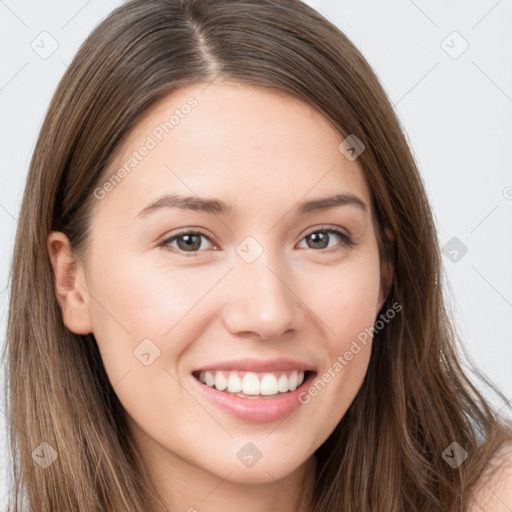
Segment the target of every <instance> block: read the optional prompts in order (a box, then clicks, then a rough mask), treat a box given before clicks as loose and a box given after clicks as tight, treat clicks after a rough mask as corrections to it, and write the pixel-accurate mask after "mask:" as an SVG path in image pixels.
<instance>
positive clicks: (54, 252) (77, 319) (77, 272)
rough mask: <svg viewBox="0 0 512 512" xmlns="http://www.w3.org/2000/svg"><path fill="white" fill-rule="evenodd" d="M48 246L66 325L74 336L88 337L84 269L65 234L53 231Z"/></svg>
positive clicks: (87, 298)
mask: <svg viewBox="0 0 512 512" xmlns="http://www.w3.org/2000/svg"><path fill="white" fill-rule="evenodd" d="M47 244H48V253H49V256H50V260H51V264H52V267H53V281H54V283H53V284H54V292H55V295H56V297H57V301H58V303H59V305H60V308H61V310H62V319H63V322H64V324H65V325H66V327H67V328H68V329H69V330H70V331H72V332H74V333H75V334H89V333H91V332H92V322H91V318H90V313H89V293H88V290H87V283H86V280H85V275H84V271H83V266H82V265H81V264H80V263H78V262H77V261H76V259H75V258H74V257H73V254H72V251H71V247H70V243H69V239H68V237H67V236H66V235H65V234H64V233H61V232H59V231H53V232H52V233H50V235H49V237H48V242H47Z"/></svg>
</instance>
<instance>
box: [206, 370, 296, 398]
mask: <svg viewBox="0 0 512 512" xmlns="http://www.w3.org/2000/svg"><path fill="white" fill-rule="evenodd" d="M287 373H288V372H287ZM242 375H243V376H242ZM199 380H200V381H201V382H202V383H203V384H206V385H207V386H209V387H211V388H215V389H217V390H218V391H226V392H229V393H243V394H244V395H252V396H257V395H265V396H270V395H277V394H278V393H286V392H288V391H295V390H296V389H297V388H298V387H299V386H300V385H301V384H302V383H303V382H304V372H302V371H301V372H298V371H297V370H293V371H292V372H291V373H289V375H287V374H286V373H282V372H276V373H265V374H257V373H254V372H236V371H232V372H228V371H207V372H200V374H199Z"/></svg>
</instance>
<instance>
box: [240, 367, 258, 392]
mask: <svg viewBox="0 0 512 512" xmlns="http://www.w3.org/2000/svg"><path fill="white" fill-rule="evenodd" d="M260 389H261V385H260V379H258V376H257V375H256V374H255V373H252V372H247V373H246V374H245V376H244V380H243V381H242V393H243V394H244V395H259V394H260Z"/></svg>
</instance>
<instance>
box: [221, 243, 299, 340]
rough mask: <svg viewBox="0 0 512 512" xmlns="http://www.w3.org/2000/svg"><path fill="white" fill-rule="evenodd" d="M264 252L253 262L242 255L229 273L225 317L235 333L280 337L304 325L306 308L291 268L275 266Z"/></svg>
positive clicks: (225, 320) (227, 325) (225, 322)
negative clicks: (297, 293) (295, 289)
mask: <svg viewBox="0 0 512 512" xmlns="http://www.w3.org/2000/svg"><path fill="white" fill-rule="evenodd" d="M264 255H265V253H264V254H263V255H262V256H260V257H259V258H258V259H257V260H256V261H254V262H253V263H247V262H245V261H243V260H241V259H238V260H237V261H236V263H235V265H234V268H233V270H232V271H231V272H230V273H229V276H228V280H229V282H228V290H227V293H228V294H229V296H228V299H227V301H226V305H225V307H224V310H223V317H224V324H225V327H226V328H227V329H228V330H229V331H230V332H232V333H233V334H234V335H238V336H245V337H248V336H251V337H256V338H258V337H259V338H263V339H277V338H279V337H282V336H284V335H285V334H287V335H289V334H290V332H291V331H294V330H298V329H300V325H299V323H300V322H301V321H302V320H301V319H302V318H303V317H304V312H303V308H302V307H301V305H302V302H301V301H300V300H299V298H298V297H297V295H296V294H295V293H294V291H293V289H294V286H293V282H292V279H291V277H290V275H289V272H285V271H284V270H283V269H281V270H280V271H279V272H277V271H276V270H274V267H275V265H270V264H269V263H270V262H269V259H268V258H266V257H264Z"/></svg>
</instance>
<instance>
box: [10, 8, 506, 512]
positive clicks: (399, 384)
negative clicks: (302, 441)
mask: <svg viewBox="0 0 512 512" xmlns="http://www.w3.org/2000/svg"><path fill="white" fill-rule="evenodd" d="M215 79H219V80H229V81H233V82H238V83H240V84H249V85H252V86H260V87H272V88H276V89H279V90H281V91H284V92H286V93H288V94H290V95H293V96H295V97H297V98H299V99H301V100H303V101H305V102H307V103H308V104H310V105H312V106H313V107H315V108H316V109H318V111H320V112H321V113H322V114H323V115H324V116H326V117H327V119H329V120H330V121H331V122H332V124H333V125H334V126H335V127H336V128H337V129H338V130H339V132H340V141H341V139H342V138H343V139H344V138H345V137H347V136H348V135H351V134H353V135H355V136H356V137H357V138H358V139H359V140H360V141H362V142H363V144H364V145H365V148H366V150H365V151H364V152H363V153H362V154H361V155H360V156H359V162H360V164H361V166H362V168H363V171H364V175H365V177H366V182H367V184H368V187H369V190H370V194H371V199H372V206H373V209H374V211H375V212H376V220H377V224H378V225H377V226H376V227H377V233H378V235H379V251H380V257H381V258H385V259H387V260H389V261H391V262H392V264H393V267H394V274H393V283H392V287H391V290H390V293H389V295H388V297H387V300H386V302H385V303H384V305H383V306H382V311H385V310H387V309H389V308H390V307H391V305H392V304H395V303H397V302H398V303H399V304H401V305H402V311H401V312H400V314H399V315H397V316H396V318H395V319H394V320H393V321H392V322H389V323H387V324H386V325H385V327H384V328H383V329H379V330H378V332H376V333H375V336H374V346H373V348H372V354H371V359H370V363H369V367H368V372H367V374H366V376H365V379H364V382H363V384H362V386H361V388H360V390H359V392H358V394H357V396H356V397H355V399H354V401H353V403H352V404H351V406H350V408H349V409H348V411H347V412H346V414H345V415H344V417H343V418H342V420H341V421H340V423H339V424H338V425H337V427H336V429H335V430H334V431H333V432H332V434H331V435H330V437H329V438H328V439H327V440H326V441H325V442H324V443H323V445H322V446H320V447H319V448H318V450H317V451H316V452H315V456H316V459H317V473H316V479H315V488H314V511H315V512H327V511H329V512H330V511H335V510H336V511H337V510H343V511H344V512H356V511H357V512H370V511H371V512H376V511H383V512H384V511H385V512H390V511H393V512H406V511H411V510H414V511H418V512H420V511H421V512H427V511H428V512H435V511H443V512H446V511H448V510H464V509H465V507H466V505H467V502H468V499H469V495H470V491H471V490H472V489H473V488H474V486H475V483H476V482H477V481H478V479H479V478H480V476H481V475H482V472H483V470H484V468H485V467H486V466H487V464H488V463H489V461H490V460H491V458H492V457H493V455H495V454H496V453H497V451H498V450H499V449H500V448H501V447H503V446H504V443H505V441H509V440H511V439H512V434H511V431H512V430H511V429H512V427H511V425H510V423H509V422H508V420H506V419H504V418H501V417H500V415H499V414H498V412H496V410H495V409H493V408H492V407H491V406H490V404H488V403H487V402H486V400H485V398H484V397H483V396H482V394H480V392H479V391H478V390H477V388H476V387H475V386H474V385H473V384H472V383H471V381H470V380H469V378H468V377H467V376H466V374H467V372H468V369H464V368H463V365H462V356H463V355H464V356H465V357H466V358H467V355H465V352H464V351H463V347H462V345H460V346H459V342H458V338H457V334H456V332H455V331H454V329H453V327H452V324H451V321H450V315H449V314H448V312H447V308H446V306H445V303H444V300H443V295H442V282H443V277H444V276H443V273H442V265H441V260H440V253H439V243H438V239H437V234H436V230H435V226H434V220H433V217H432V213H431V210H430V206H429V204H428V201H427V197H426V194H425V189H424V184H423V182H422V179H421V177H420V175H419V173H418V170H417V167H416V165H415V162H414V160H413V157H412V155H411V152H410V149H409V147H408V145H407V142H406V138H405V136H404V134H403V132H402V129H401V126H400V124H399V122H398V120H397V117H396V116H395V112H394V110H393V108H392V106H391V104H390V102H389V101H388V99H387V97H386V94H385V92H384V90H383V88H382V87H381V85H380V84H379V82H378V80H377V78H376V76H375V74H374V73H373V71H372V69H371V67H370V66H369V64H368V63H367V62H366V60H365V59H364V58H363V56H362V55H361V54H360V52H359V51H358V50H357V49H356V48H355V46H354V45H353V44H352V43H351V42H350V41H349V40H348V39H347V38H346V36H345V35H344V34H343V33H342V32H341V31H340V30H339V29H338V28H337V27H335V26H334V25H333V24H331V23H330V22H328V21H327V20H326V19H324V18H323V17H322V16H321V15H320V14H318V13H317V12H316V11H314V10H313V9H311V8H310V7H308V6H306V5H305V4H303V3H302V2H300V1H299V0H133V1H129V2H127V3H126V4H124V5H122V6H121V7H119V8H118V9H116V10H115V11H113V12H112V13H111V14H110V16H108V17H107V18H106V19H105V20H104V21H103V22H102V23H101V24H100V25H99V26H98V27H97V28H96V29H95V30H94V31H93V32H92V34H91V35H90V36H89V37H88V38H87V40H86V41H85V42H84V44H83V45H82V46H81V48H80V49H79V51H78V53H77V55H76V56H75V58H74V60H73V62H72V63H71V65H70V66H69V68H68V69H67V71H66V73H65V75H64V77H63V78H62V80H61V82H60V84H59V86H58V88H57V90H56V92H55V95H54V97H53V99H52V101H51V104H50V107H49V110H48V113H47V115H46V118H45V120H44V124H43V126H42V129H41V132H40V135H39V139H38V141H37V145H36V147H35V150H34V153H33V157H32V161H31V165H30V170H29V174H28V178H27V183H26V187H25V192H24V196H23V203H22V207H21V213H20V217H19V225H18V231H17V236H16V241H15V247H14V255H13V262H12V268H11V276H10V279H11V293H10V304H9V315H8V332H7V345H6V351H5V353H4V357H7V373H6V375H7V379H6V390H7V410H8V414H9V422H10V423H9V435H10V445H11V458H12V460H11V461H10V462H11V465H12V475H11V478H12V488H11V501H10V504H9V509H8V510H9V511H14V512H19V511H21V510H24V508H23V505H24V504H25V503H28V504H29V506H30V510H32V511H61V512H63V511H66V512H70V511H80V512H99V511H100V510H111V511H121V510H122V511H127V510H128V511H136V510H148V509H149V508H150V504H151V507H155V509H156V508H157V506H158V503H157V501H156V500H155V499H154V498H153V497H154V496H155V492H154V489H152V484H151V482H147V481H146V479H145V478H144V471H143V468H142V463H141V462H140V459H139V458H138V457H137V451H136V448H135V445H134V442H133V440H132V438H131V435H130V432H129V431H128V429H127V428H126V425H125V423H124V421H123V408H122V405H121V404H120V402H119V400H118V398H117V396H116V394H115V392H114V389H113V387H112V384H111V383H110V382H109V379H108V377H107V375H106V372H105V370H104V367H103V365H102V361H101V357H100V354H99V351H98V348H97V345H96V342H95V339H94V336H93V335H77V334H74V333H72V332H70V331H69V330H68V329H67V328H66V327H65V325H64V324H63V321H62V312H61V310H60V307H59V304H58V302H57V299H56V296H55V292H54V281H53V272H52V266H51V262H50V258H49V255H48V251H47V238H48V235H49V234H50V232H51V231H53V230H56V231H62V232H64V233H65V234H66V235H67V236H68V238H69V239H70V242H71V245H72V248H73V251H74V254H75V255H76V256H77V257H80V255H81V254H83V251H84V250H85V248H86V247H87V243H88V240H89V231H88V230H89V225H90V222H89V221H90V216H91V207H92V204H93V201H94V197H93V191H94V190H95V187H97V186H98V184H101V183H102V182H103V181H104V179H105V175H106V173H107V172H109V164H110V163H111V162H112V161H113V158H114V157H115V156H116V151H118V150H119V148H120V146H121V144H122V142H123V141H124V140H126V137H127V134H128V133H129V132H130V130H131V128H133V127H134V125H136V124H137V122H138V121H139V120H140V119H141V116H142V115H143V114H144V113H146V112H147V111H148V109H149V108H150V107H151V106H152V105H155V104H156V102H158V101H159V100H161V99H162V98H164V97H165V96H167V95H168V94H170V93H171V92H173V91H175V90H177V89H178V88H180V87H182V86H184V85H190V84H199V83H207V82H211V81H212V80H215ZM386 229H387V230H389V232H390V233H391V234H392V237H391V238H386ZM386 241H387V242H386ZM6 354H7V356H6ZM468 360H469V358H468ZM470 366H471V367H472V369H473V371H474V372H475V374H476V375H478V376H479V378H481V379H482V381H483V382H485V384H486V386H488V387H489V388H490V389H493V390H494V391H495V392H496V393H497V394H498V395H499V396H500V397H501V398H502V399H503V400H505V397H504V396H503V395H502V394H501V393H500V392H499V390H498V389H497V388H495V386H494V385H493V384H492V383H491V382H489V381H488V380H487V379H486V378H485V377H484V376H483V375H482V374H481V373H480V372H478V370H476V369H475V368H474V366H473V365H472V364H471V365H470ZM454 442H456V443H458V445H460V447H462V448H463V449H464V450H465V452H467V454H468V458H467V459H466V460H465V461H464V463H462V464H460V465H459V466H458V467H456V468H454V467H452V466H451V465H450V464H448V463H447V462H446V460H445V458H443V452H444V451H445V450H446V449H447V448H449V446H450V445H451V444H452V443H454ZM41 443H47V444H41ZM52 450H54V451H52ZM42 454H44V456H45V457H52V455H55V454H57V455H58V456H57V458H56V460H54V462H53V463H52V464H51V465H49V466H48V467H47V468H46V469H42V467H41V465H40V464H37V463H36V458H37V456H38V455H39V456H40V457H41V456H42Z"/></svg>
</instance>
